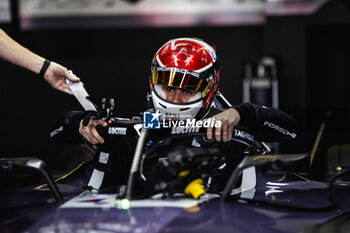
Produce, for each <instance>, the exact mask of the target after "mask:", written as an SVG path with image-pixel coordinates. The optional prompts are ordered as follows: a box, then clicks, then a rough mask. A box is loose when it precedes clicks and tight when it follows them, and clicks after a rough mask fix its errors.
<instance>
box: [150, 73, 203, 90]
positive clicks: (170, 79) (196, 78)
mask: <svg viewBox="0 0 350 233" xmlns="http://www.w3.org/2000/svg"><path fill="white" fill-rule="evenodd" d="M152 84H161V85H165V86H169V87H175V88H181V89H187V90H193V91H200V92H202V91H204V89H205V88H206V87H207V85H208V81H207V79H206V78H205V77H204V76H203V75H201V74H199V73H196V72H192V71H188V70H185V69H179V68H173V67H157V68H156V70H155V71H153V72H152Z"/></svg>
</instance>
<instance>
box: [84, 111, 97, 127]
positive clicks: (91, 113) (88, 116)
mask: <svg viewBox="0 0 350 233" xmlns="http://www.w3.org/2000/svg"><path fill="white" fill-rule="evenodd" d="M96 114H97V112H95V111H86V112H85V113H84V114H83V126H87V125H88V124H89V122H90V119H91V117H95V116H96Z"/></svg>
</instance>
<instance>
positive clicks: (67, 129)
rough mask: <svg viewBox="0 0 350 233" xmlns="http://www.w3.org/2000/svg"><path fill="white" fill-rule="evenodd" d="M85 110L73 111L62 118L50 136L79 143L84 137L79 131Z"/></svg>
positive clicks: (67, 141)
mask: <svg viewBox="0 0 350 233" xmlns="http://www.w3.org/2000/svg"><path fill="white" fill-rule="evenodd" d="M82 116H83V112H80V111H71V112H68V113H66V114H65V115H64V116H63V117H62V118H60V119H59V120H58V121H57V123H56V125H55V127H54V129H53V130H52V131H51V133H50V136H51V138H52V139H54V140H56V141H60V142H66V143H79V142H82V141H83V137H82V136H81V135H80V133H79V123H80V121H81V119H82Z"/></svg>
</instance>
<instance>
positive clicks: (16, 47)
mask: <svg viewBox="0 0 350 233" xmlns="http://www.w3.org/2000/svg"><path fill="white" fill-rule="evenodd" d="M0 57H1V58H2V59H4V60H6V61H8V62H11V63H13V64H15V65H18V66H20V67H23V68H25V69H27V70H30V71H32V72H34V73H36V74H39V72H40V70H41V68H42V67H43V65H44V62H45V59H44V58H43V57H41V56H39V55H37V54H35V53H33V52H31V51H30V50H28V49H27V48H25V47H23V46H22V45H20V44H19V43H17V42H16V41H14V40H13V39H12V38H11V37H9V36H8V35H7V34H6V33H5V32H4V31H3V30H2V29H0ZM44 79H45V80H46V81H47V82H48V83H49V84H50V85H51V86H52V87H53V88H55V89H57V90H59V91H62V92H66V93H69V94H72V92H71V90H70V89H69V87H68V85H67V84H66V81H65V80H66V79H69V80H70V81H72V82H78V81H79V78H76V77H73V76H72V75H70V74H69V73H68V70H67V68H65V67H64V66H61V65H59V64H57V63H56V62H51V64H50V65H49V66H48V68H47V70H46V72H45V73H44Z"/></svg>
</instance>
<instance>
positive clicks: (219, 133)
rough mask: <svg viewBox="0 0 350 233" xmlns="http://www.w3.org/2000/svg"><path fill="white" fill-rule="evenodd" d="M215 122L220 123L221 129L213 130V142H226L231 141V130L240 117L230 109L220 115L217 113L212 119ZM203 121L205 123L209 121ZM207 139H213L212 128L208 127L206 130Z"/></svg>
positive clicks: (234, 110) (235, 111)
mask: <svg viewBox="0 0 350 233" xmlns="http://www.w3.org/2000/svg"><path fill="white" fill-rule="evenodd" d="M211 118H213V119H214V120H215V121H221V127H217V128H215V140H216V141H218V142H219V141H221V140H222V141H223V142H227V141H230V140H231V139H232V134H233V128H234V127H235V126H236V125H237V124H238V122H239V121H240V119H241V117H240V115H239V113H238V112H237V110H236V109H234V108H230V109H228V110H225V111H224V112H222V113H219V114H217V115H215V116H213V117H211ZM209 119H210V118H208V119H205V121H207V120H209ZM207 137H208V139H212V137H213V128H212V127H208V128H207Z"/></svg>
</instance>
